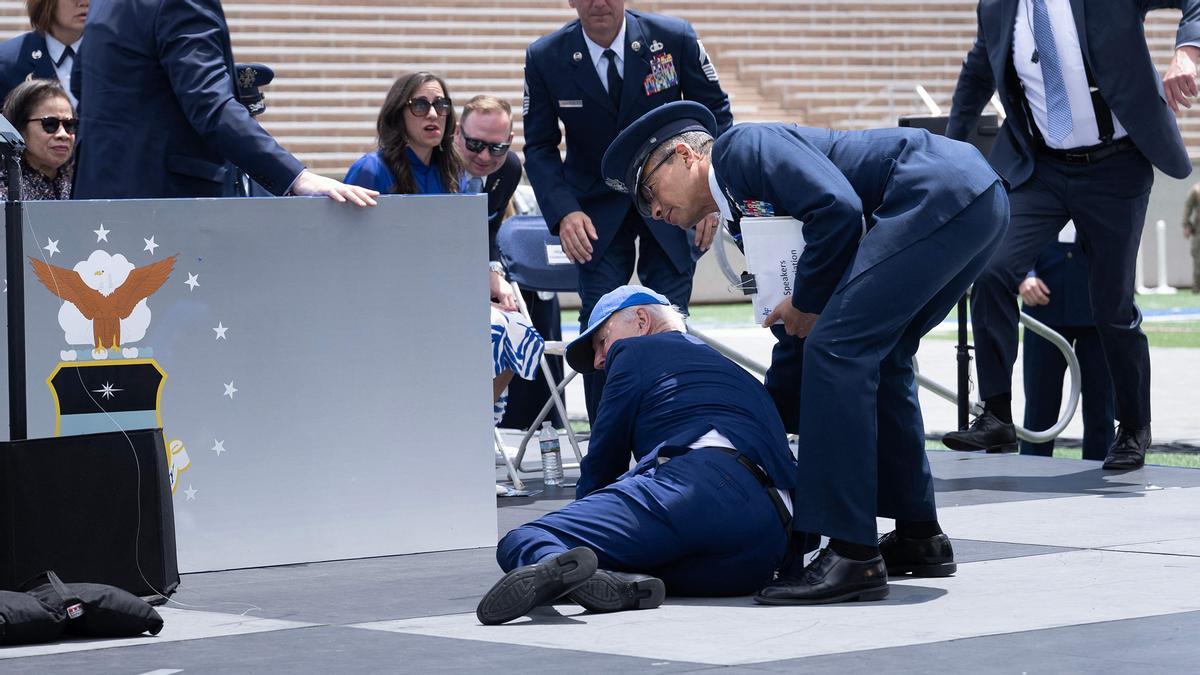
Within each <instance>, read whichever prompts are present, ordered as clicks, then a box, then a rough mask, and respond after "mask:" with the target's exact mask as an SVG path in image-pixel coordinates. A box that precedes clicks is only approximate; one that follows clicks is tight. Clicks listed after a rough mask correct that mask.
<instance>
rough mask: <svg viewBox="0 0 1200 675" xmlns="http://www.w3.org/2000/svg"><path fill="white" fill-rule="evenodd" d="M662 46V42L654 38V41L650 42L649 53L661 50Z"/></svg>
mask: <svg viewBox="0 0 1200 675" xmlns="http://www.w3.org/2000/svg"><path fill="white" fill-rule="evenodd" d="M662 48H663V43H661V42H659V41H658V40H655V41H654V42H651V43H650V53H651V54H655V53H657V52H661V51H662Z"/></svg>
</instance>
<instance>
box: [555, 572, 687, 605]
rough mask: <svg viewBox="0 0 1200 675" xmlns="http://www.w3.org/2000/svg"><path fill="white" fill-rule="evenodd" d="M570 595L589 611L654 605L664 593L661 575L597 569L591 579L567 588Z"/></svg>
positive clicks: (663, 596)
mask: <svg viewBox="0 0 1200 675" xmlns="http://www.w3.org/2000/svg"><path fill="white" fill-rule="evenodd" d="M570 597H571V600H573V601H574V602H575V604H577V605H580V606H582V607H583V608H584V609H586V610H588V611H589V612H621V611H624V610H627V609H654V608H655V607H658V606H659V605H661V604H662V603H663V598H665V597H667V587H666V585H665V584H663V582H662V579H659V578H658V577H652V576H650V575H648V574H628V573H626V572H609V571H608V570H598V571H597V572H596V573H595V574H593V575H592V578H591V579H588V580H587V581H585V582H584V583H583V585H582V586H580V587H579V588H576V589H575V590H573V591H571V596H570Z"/></svg>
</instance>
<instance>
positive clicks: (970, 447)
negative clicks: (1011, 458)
mask: <svg viewBox="0 0 1200 675" xmlns="http://www.w3.org/2000/svg"><path fill="white" fill-rule="evenodd" d="M942 444H943V445H945V446H946V447H947V448H950V449H951V450H958V451H960V452H971V451H974V450H985V451H987V453H988V454H1001V453H1010V452H1016V451H1017V444H1016V443H1015V442H1014V443H1002V444H1000V445H977V444H975V443H968V442H966V441H960V440H957V439H954V438H942Z"/></svg>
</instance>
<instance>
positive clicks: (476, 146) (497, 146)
mask: <svg viewBox="0 0 1200 675" xmlns="http://www.w3.org/2000/svg"><path fill="white" fill-rule="evenodd" d="M463 145H465V146H466V148H467V150H468V151H470V152H473V153H480V152H483V149H484V148H487V151H488V154H489V155H491V156H492V157H503V156H504V155H506V154H508V146H510V145H512V143H488V142H487V141H481V140H479V139H478V138H471V137H470V136H468V135H466V134H463Z"/></svg>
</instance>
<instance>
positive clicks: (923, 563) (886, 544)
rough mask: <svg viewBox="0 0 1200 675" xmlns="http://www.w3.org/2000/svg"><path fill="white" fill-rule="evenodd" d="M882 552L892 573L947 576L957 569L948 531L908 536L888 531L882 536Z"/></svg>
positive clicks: (880, 541) (884, 560)
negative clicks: (930, 534) (928, 535)
mask: <svg viewBox="0 0 1200 675" xmlns="http://www.w3.org/2000/svg"><path fill="white" fill-rule="evenodd" d="M879 554H880V555H882V556H883V562H884V563H886V564H887V571H888V574H890V575H891V576H893V577H898V576H901V575H906V574H907V575H910V576H914V577H948V576H951V575H952V574H954V573H955V572H957V571H958V565H957V564H955V562H954V548H953V547H952V546H950V537H947V536H946V535H945V534H937V535H934V536H932V537H927V538H924V539H909V538H907V537H901V536H900V535H898V534H896V533H895V532H888V533H887V534H885V535H883V536H882V537H880V538H879Z"/></svg>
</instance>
